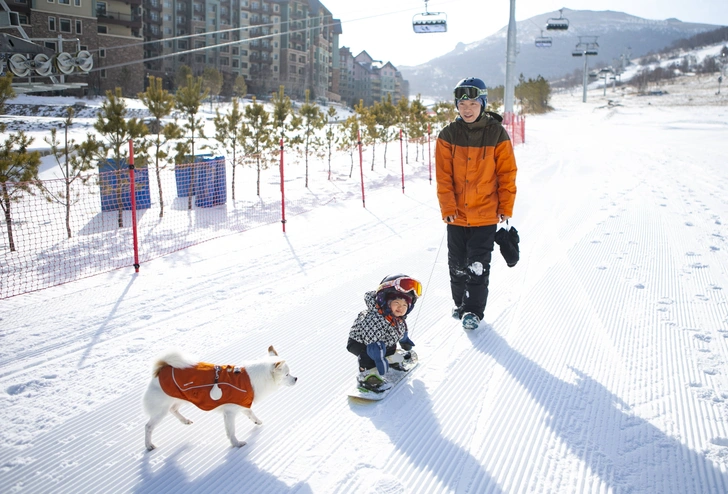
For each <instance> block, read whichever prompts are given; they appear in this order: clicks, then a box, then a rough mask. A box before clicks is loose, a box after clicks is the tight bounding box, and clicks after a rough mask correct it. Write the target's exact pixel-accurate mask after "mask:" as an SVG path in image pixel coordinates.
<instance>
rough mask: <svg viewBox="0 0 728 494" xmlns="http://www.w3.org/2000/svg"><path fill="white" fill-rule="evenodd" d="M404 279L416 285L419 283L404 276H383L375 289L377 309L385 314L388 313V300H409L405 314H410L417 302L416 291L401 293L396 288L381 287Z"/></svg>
mask: <svg viewBox="0 0 728 494" xmlns="http://www.w3.org/2000/svg"><path fill="white" fill-rule="evenodd" d="M400 279H404V280H411V281H412V282H415V283H417V284H418V285H420V282H419V281H417V280H415V279H414V278H412V277H410V276H407V275H406V274H401V273H400V274H392V275H389V276H385V277H384V278H383V279H382V281H381V282H379V288H378V289H377V297H376V298H377V303H378V304H379V307H381V308H382V309H383V310H384V311H385V312H389V306H388V305H387V302H388V301H389V300H392V299H393V298H403V299H405V300H409V302H408V304H407V305H408V306H409V307H407V314H409V313H410V312H412V309H413V308H414V307H415V303H416V302H417V298H418V295H417V293H416V291H414V290H411V291H402V290H401V289H399V288H398V287H397V286H394V285H393V286H386V287H382V285H384V284H386V282H388V281H393V282H396V281H397V280H400ZM419 290H420V292H421V290H422V288H421V285H420V288H419ZM407 314H405V315H407Z"/></svg>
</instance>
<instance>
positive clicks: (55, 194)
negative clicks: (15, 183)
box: [41, 107, 103, 238]
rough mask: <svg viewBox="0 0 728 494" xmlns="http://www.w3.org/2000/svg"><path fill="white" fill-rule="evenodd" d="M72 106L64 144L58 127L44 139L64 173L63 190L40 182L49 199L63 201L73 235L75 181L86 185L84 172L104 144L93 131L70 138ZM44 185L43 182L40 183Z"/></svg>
mask: <svg viewBox="0 0 728 494" xmlns="http://www.w3.org/2000/svg"><path fill="white" fill-rule="evenodd" d="M73 116H74V111H73V108H71V107H68V108H67V109H66V118H65V120H64V121H63V131H64V132H63V144H61V143H60V142H58V129H56V128H52V129H51V135H50V137H46V138H45V139H44V140H45V142H47V143H48V144H49V145H50V147H51V154H52V155H53V157H54V158H55V159H56V163H58V167H59V168H60V169H61V174H62V175H63V182H64V189H63V191H52V190H49V189H48V188H47V187H45V186H43V185H41V187H42V190H43V193H44V195H45V196H46V198H47V199H48V200H49V201H51V202H56V203H58V204H62V205H63V207H64V209H65V210H66V234H67V235H68V238H71V237H72V232H71V206H73V205H74V204H76V203H77V202H78V200H79V197H80V192H79V191H75V194H74V191H73V188H72V186H73V183H74V182H76V181H77V180H78V181H80V182H81V183H82V184H86V183H87V182H88V181H89V179H90V178H91V175H84V174H83V173H84V172H87V171H89V170H91V169H92V168H93V167H94V165H95V163H96V161H97V160H98V158H99V155H100V154H101V150H102V149H103V144H102V143H101V142H99V141H97V140H96V137H95V136H94V135H93V134H89V136H88V138H87V139H86V140H85V141H83V142H81V143H77V142H76V140H75V139H69V138H68V129H70V128H71V126H72V125H73ZM41 184H42V183H41Z"/></svg>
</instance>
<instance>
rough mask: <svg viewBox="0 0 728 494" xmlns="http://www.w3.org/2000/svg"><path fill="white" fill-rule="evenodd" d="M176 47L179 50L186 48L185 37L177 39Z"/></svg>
mask: <svg viewBox="0 0 728 494" xmlns="http://www.w3.org/2000/svg"><path fill="white" fill-rule="evenodd" d="M177 47H178V48H179V49H180V50H186V49H187V40H186V39H181V40H179V41H177Z"/></svg>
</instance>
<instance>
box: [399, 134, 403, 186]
mask: <svg viewBox="0 0 728 494" xmlns="http://www.w3.org/2000/svg"><path fill="white" fill-rule="evenodd" d="M399 161H400V163H401V164H402V194H404V150H403V148H402V129H399Z"/></svg>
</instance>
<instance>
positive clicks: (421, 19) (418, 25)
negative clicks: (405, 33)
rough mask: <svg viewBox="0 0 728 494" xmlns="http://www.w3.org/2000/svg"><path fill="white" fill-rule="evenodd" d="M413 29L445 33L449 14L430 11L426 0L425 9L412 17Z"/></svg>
mask: <svg viewBox="0 0 728 494" xmlns="http://www.w3.org/2000/svg"><path fill="white" fill-rule="evenodd" d="M412 30H414V32H416V33H445V32H447V14H445V13H444V12H428V11H427V0H425V11H424V12H422V13H421V14H415V15H414V17H412Z"/></svg>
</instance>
